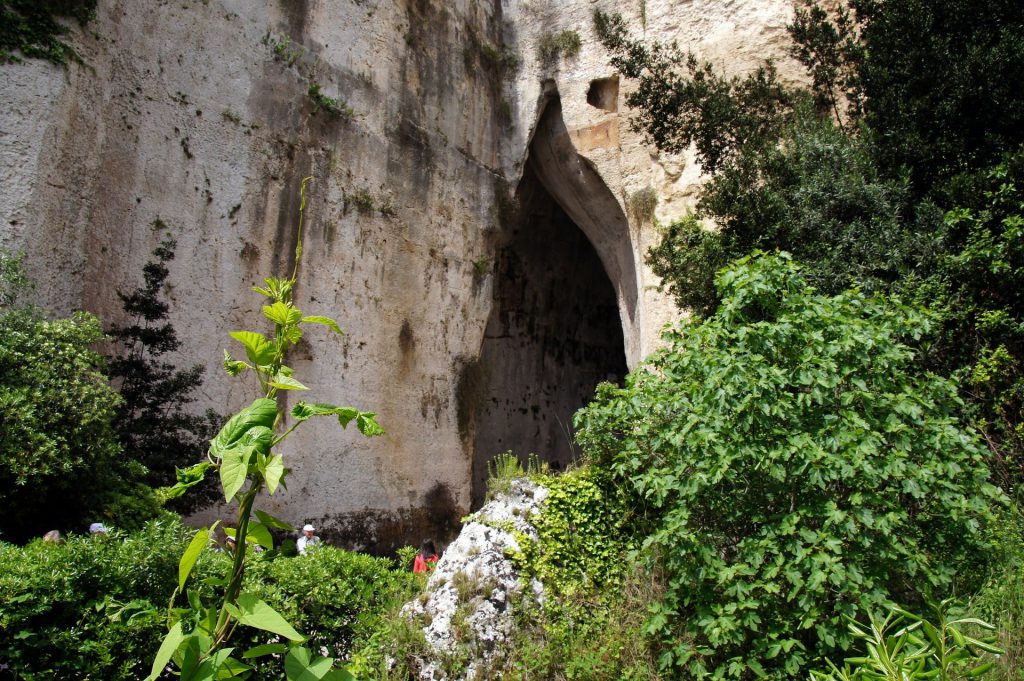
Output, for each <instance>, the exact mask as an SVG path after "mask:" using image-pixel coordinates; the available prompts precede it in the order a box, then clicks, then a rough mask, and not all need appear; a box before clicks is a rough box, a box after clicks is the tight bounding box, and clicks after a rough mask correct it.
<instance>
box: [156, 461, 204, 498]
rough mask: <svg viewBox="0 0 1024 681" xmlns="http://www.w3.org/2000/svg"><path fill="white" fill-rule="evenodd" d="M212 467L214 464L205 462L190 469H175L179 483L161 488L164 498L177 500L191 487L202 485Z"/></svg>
mask: <svg viewBox="0 0 1024 681" xmlns="http://www.w3.org/2000/svg"><path fill="white" fill-rule="evenodd" d="M211 465H213V464H211V463H210V462H209V461H204V462H202V463H197V464H195V465H194V466H189V467H188V468H175V469H174V473H175V475H176V476H177V478H178V482H177V483H175V484H174V485H172V486H170V487H162V488H161V493H162V494H163V496H164V498H166V499H177V498H178V497H180V496H181V495H182V494H184V493H185V492H186V491H188V489H189V488H190V487H195V486H196V485H198V484H199V483H201V482H202V481H203V479H204V478H205V477H206V469H207V468H209V467H210V466H211Z"/></svg>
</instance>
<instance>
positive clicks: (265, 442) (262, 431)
mask: <svg viewBox="0 0 1024 681" xmlns="http://www.w3.org/2000/svg"><path fill="white" fill-rule="evenodd" d="M239 444H241V445H243V446H246V445H249V446H252V447H253V448H254V449H255V450H256V451H257V452H259V453H261V454H266V453H267V452H269V451H270V447H271V445H273V444H274V431H272V430H271V429H270V428H267V427H266V426H256V427H254V428H250V429H249V430H247V431H246V432H245V435H243V436H242V439H241V440H240V442H239Z"/></svg>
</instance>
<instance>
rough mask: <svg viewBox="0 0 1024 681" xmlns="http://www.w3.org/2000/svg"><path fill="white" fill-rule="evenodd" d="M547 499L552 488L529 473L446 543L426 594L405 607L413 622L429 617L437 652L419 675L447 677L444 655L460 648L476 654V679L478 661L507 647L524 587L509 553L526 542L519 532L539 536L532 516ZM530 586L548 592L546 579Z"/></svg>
mask: <svg viewBox="0 0 1024 681" xmlns="http://www.w3.org/2000/svg"><path fill="white" fill-rule="evenodd" d="M545 498H547V489H546V488H544V487H542V486H539V485H537V484H536V483H533V482H531V481H529V480H527V479H525V478H524V479H519V480H515V481H513V482H512V485H511V488H510V489H509V491H508V493H507V494H500V495H498V496H497V497H496V498H495V499H494V500H492V501H490V502H488V503H487V504H485V505H484V507H483V508H481V509H480V510H479V511H478V512H477V513H475V514H473V517H472V518H471V519H470V521H469V522H467V523H466V525H465V526H464V527H463V528H462V531H461V532H460V533H459V536H458V538H456V540H455V541H454V542H452V543H451V544H450V545H449V546H448V547H447V549H445V552H444V555H443V556H442V557H441V560H440V561H438V564H437V567H436V568H435V569H434V572H433V573H432V574H431V575H430V579H429V580H428V581H427V586H426V589H425V591H424V594H423V597H422V598H420V599H418V600H415V601H412V602H410V603H408V604H406V606H405V607H404V608H403V609H402V613H403V614H404V615H405V616H406V617H409V618H410V619H411V620H412V621H413V622H415V623H417V624H420V623H424V622H425V623H426V624H425V626H423V634H424V637H425V638H426V641H427V644H428V646H429V647H430V648H431V650H432V651H433V656H432V657H431V658H428V659H424V660H421V661H420V662H421V664H422V666H421V668H420V678H422V679H432V680H433V679H443V678H446V676H445V674H444V673H443V672H442V671H441V670H442V668H443V663H442V662H441V660H442V659H443V658H445V657H449V658H452V657H456V656H457V655H458V653H459V650H460V648H461V650H462V651H464V652H465V653H466V654H467V655H468V656H469V658H470V659H471V662H470V663H469V665H468V667H467V669H466V674H465V678H474V670H475V669H476V667H478V666H480V665H484V666H486V665H487V664H488V662H490V661H491V659H492V658H493V656H494V655H495V654H497V653H499V652H500V651H501V644H502V643H503V642H504V641H505V640H506V638H507V637H508V635H509V634H510V633H511V628H512V624H513V622H512V618H511V613H510V611H509V601H510V599H513V598H517V597H519V594H520V592H521V591H522V584H521V583H520V579H519V574H518V571H517V570H516V568H515V566H514V564H513V563H512V561H511V560H510V559H509V558H508V554H509V553H510V552H513V551H518V550H519V548H520V547H519V540H518V539H517V537H516V533H522V534H521V535H520V538H522V537H526V538H528V539H529V540H531V541H535V540H536V539H537V530H536V528H535V527H534V526H533V525H532V524H531V522H530V518H531V516H532V515H533V514H534V513H536V512H539V509H540V505H541V504H542V503H543V501H544V499H545ZM530 590H531V592H532V593H529V594H527V595H526V597H527V598H532V599H541V598H543V586H542V585H541V584H540V582H537V581H534V582H533V583H532V584H531V585H530Z"/></svg>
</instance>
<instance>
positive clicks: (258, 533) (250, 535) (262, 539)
mask: <svg viewBox="0 0 1024 681" xmlns="http://www.w3.org/2000/svg"><path fill="white" fill-rule="evenodd" d="M246 541H254V542H256V543H257V544H259V545H260V546H262V547H263V548H265V549H267V550H268V551H269V550H271V549H273V548H274V538H273V537H271V536H270V530H268V529H267V527H266V526H265V525H263V524H262V523H256V522H251V521H250V522H249V531H248V532H247V533H246Z"/></svg>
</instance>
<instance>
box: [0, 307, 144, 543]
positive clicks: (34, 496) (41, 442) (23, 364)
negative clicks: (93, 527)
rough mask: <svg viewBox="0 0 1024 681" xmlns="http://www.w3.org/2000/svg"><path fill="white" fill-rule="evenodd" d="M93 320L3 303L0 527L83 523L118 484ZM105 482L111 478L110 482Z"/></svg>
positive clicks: (37, 529) (20, 534) (99, 334)
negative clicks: (8, 306)
mask: <svg viewBox="0 0 1024 681" xmlns="http://www.w3.org/2000/svg"><path fill="white" fill-rule="evenodd" d="M102 339H103V331H102V329H101V328H100V324H99V321H98V320H97V319H96V318H95V317H93V316H91V315H88V314H85V313H79V314H76V315H75V316H74V317H72V318H71V319H57V320H54V321H48V320H46V319H43V318H42V317H41V316H40V314H39V313H38V311H34V310H11V309H6V310H5V309H2V308H0V505H2V506H3V508H4V513H3V515H2V516H0V531H2V533H3V535H4V536H5V537H6V538H8V539H17V540H23V539H27V538H28V537H31V536H33V535H41V534H42V533H43V532H46V531H47V530H51V529H54V528H61V529H66V528H71V527H79V528H81V527H84V526H85V525H88V524H89V522H90V521H91V520H95V519H98V516H99V514H100V513H101V511H102V509H103V508H104V507H105V506H106V505H107V504H108V503H109V502H111V500H112V496H113V495H114V494H116V492H117V491H118V490H121V489H123V488H124V485H123V484H122V483H120V482H119V481H118V479H117V477H118V474H125V473H130V472H129V471H126V470H125V468H124V466H123V465H122V464H121V463H120V462H119V454H120V447H119V445H118V442H117V436H116V433H115V432H114V429H113V427H112V421H113V418H114V415H115V411H116V409H117V405H118V403H119V398H118V395H117V393H116V392H115V391H114V390H113V389H112V388H111V387H110V386H109V385H108V384H107V379H106V377H105V376H104V375H103V374H102V373H101V371H100V370H101V367H102V358H101V357H100V356H99V355H98V354H97V353H96V352H94V351H93V350H92V349H91V346H92V345H93V344H95V343H97V342H98V341H100V340H102ZM108 485H109V486H108Z"/></svg>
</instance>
